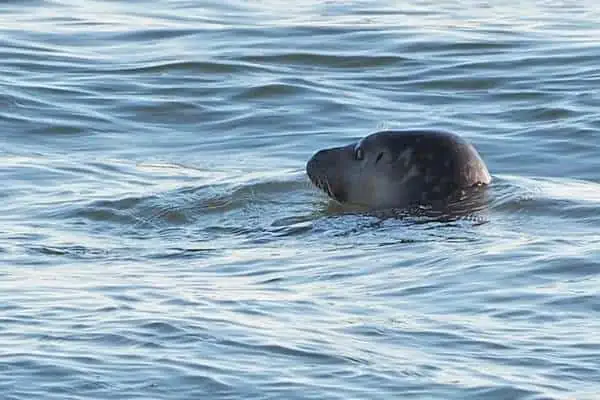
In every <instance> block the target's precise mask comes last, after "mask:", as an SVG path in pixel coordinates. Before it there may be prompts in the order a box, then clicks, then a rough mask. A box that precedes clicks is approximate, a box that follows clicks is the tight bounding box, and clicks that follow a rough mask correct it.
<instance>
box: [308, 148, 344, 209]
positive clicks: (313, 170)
mask: <svg viewBox="0 0 600 400" xmlns="http://www.w3.org/2000/svg"><path fill="white" fill-rule="evenodd" d="M331 152H332V149H325V150H320V151H318V152H316V153H315V154H314V155H313V156H312V157H311V158H310V160H308V162H307V163H306V174H307V175H308V177H309V178H310V180H311V182H312V183H313V184H314V185H315V186H316V187H318V188H319V189H321V190H322V191H324V192H325V193H327V195H328V196H329V197H331V198H332V199H335V200H338V201H342V200H341V198H342V197H344V196H342V193H340V192H339V190H337V191H336V190H334V188H333V186H332V182H331V179H330V177H329V174H328V168H330V167H331V162H332V160H331Z"/></svg>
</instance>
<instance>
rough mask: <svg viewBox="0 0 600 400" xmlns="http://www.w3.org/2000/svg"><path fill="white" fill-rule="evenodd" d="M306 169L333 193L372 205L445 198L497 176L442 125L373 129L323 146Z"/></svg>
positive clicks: (431, 201)
mask: <svg viewBox="0 0 600 400" xmlns="http://www.w3.org/2000/svg"><path fill="white" fill-rule="evenodd" d="M306 172H307V174H308V176H309V178H310V180H311V181H312V182H313V184H314V185H315V186H317V187H318V188H320V189H321V190H323V191H324V192H325V193H327V194H328V195H329V197H331V198H332V199H334V200H337V201H338V202H340V203H351V204H356V205H362V206H367V207H370V208H398V207H409V206H418V205H431V204H436V203H437V204H439V203H441V202H444V201H448V200H449V199H451V198H452V197H453V196H454V195H456V194H459V193H460V192H461V190H463V189H468V188H473V187H477V186H482V185H488V184H489V183H490V182H491V180H492V178H491V176H490V174H489V172H488V169H487V167H486V165H485V163H484V162H483V160H482V159H481V157H480V156H479V154H478V153H477V151H476V150H475V148H474V147H473V146H472V145H471V144H469V143H468V142H466V141H465V140H464V139H462V138H460V137H459V136H457V135H455V134H452V133H448V132H440V131H382V132H377V133H373V134H371V135H369V136H366V137H365V138H363V139H361V140H360V141H359V142H357V143H353V144H350V145H347V146H343V147H335V148H330V149H325V150H321V151H319V152H317V153H316V154H314V155H313V157H312V158H311V159H310V160H309V161H308V163H307V164H306Z"/></svg>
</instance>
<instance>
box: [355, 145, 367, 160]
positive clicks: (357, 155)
mask: <svg viewBox="0 0 600 400" xmlns="http://www.w3.org/2000/svg"><path fill="white" fill-rule="evenodd" d="M363 158H365V152H364V151H363V149H362V148H361V147H357V148H356V150H354V159H355V160H356V161H361V160H362V159H363Z"/></svg>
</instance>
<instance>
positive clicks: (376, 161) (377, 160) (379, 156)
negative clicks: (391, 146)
mask: <svg viewBox="0 0 600 400" xmlns="http://www.w3.org/2000/svg"><path fill="white" fill-rule="evenodd" d="M381 157H383V152H382V153H379V155H378V156H377V159H376V160H375V164H377V163H378V162H379V160H381Z"/></svg>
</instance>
